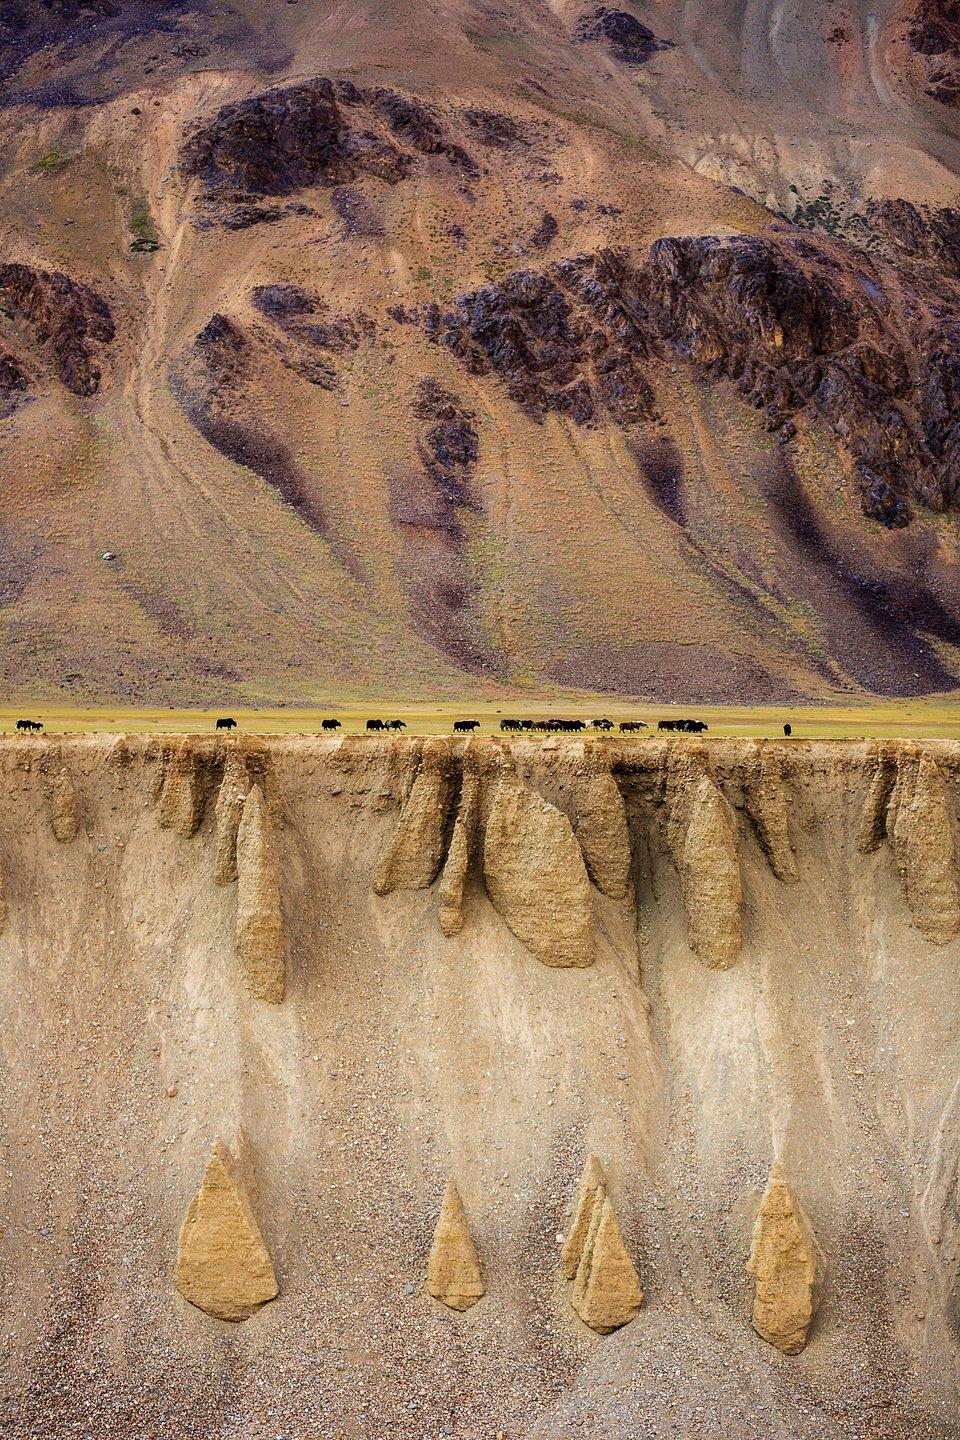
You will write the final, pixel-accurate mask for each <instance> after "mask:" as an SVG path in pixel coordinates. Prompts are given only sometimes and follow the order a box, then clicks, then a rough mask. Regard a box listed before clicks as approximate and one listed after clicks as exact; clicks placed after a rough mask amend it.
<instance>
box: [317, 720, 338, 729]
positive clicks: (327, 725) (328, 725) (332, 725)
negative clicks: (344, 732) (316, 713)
mask: <svg viewBox="0 0 960 1440" xmlns="http://www.w3.org/2000/svg"><path fill="white" fill-rule="evenodd" d="M320 723H321V725H322V727H323V729H324V730H339V729H340V721H339V720H322V721H321V722H320Z"/></svg>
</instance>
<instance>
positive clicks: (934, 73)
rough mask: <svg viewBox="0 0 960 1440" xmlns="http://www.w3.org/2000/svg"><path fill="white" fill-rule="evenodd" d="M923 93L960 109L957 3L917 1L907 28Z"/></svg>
mask: <svg viewBox="0 0 960 1440" xmlns="http://www.w3.org/2000/svg"><path fill="white" fill-rule="evenodd" d="M909 35H910V44H911V46H912V47H913V49H914V51H915V52H916V55H917V58H918V61H919V63H920V67H921V73H922V75H923V80H924V89H925V90H926V93H927V94H928V95H932V96H933V98H934V100H939V101H940V102H941V104H944V105H960V3H958V0H920V3H919V4H918V5H917V8H916V10H915V11H914V15H913V20H912V22H911V25H910V32H909Z"/></svg>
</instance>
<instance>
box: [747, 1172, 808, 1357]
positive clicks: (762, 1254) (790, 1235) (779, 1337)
mask: <svg viewBox="0 0 960 1440" xmlns="http://www.w3.org/2000/svg"><path fill="white" fill-rule="evenodd" d="M747 1271H748V1273H749V1274H750V1275H752V1276H753V1278H754V1280H755V1281H756V1291H755V1296H754V1302H753V1327H754V1329H755V1330H756V1332H757V1334H758V1335H760V1336H762V1337H763V1339H764V1340H766V1341H767V1343H768V1344H769V1345H775V1346H776V1347H777V1349H778V1350H782V1351H783V1352H784V1354H786V1355H797V1354H799V1352H800V1351H801V1350H802V1349H803V1347H804V1345H805V1344H806V1343H807V1333H808V1331H809V1329H810V1322H811V1320H812V1319H813V1313H814V1308H815V1294H814V1283H815V1280H816V1266H815V1263H814V1251H813V1241H812V1239H811V1236H810V1231H809V1228H808V1226H807V1223H806V1221H805V1219H804V1217H803V1215H802V1213H801V1210H800V1207H799V1205H798V1204H797V1202H796V1200H795V1199H794V1197H793V1194H792V1192H791V1190H790V1187H789V1186H788V1185H787V1181H786V1177H785V1175H784V1173H783V1169H782V1167H781V1166H780V1165H778V1164H775V1165H774V1166H773V1167H772V1168H771V1171H770V1177H769V1179H768V1181H767V1188H766V1190H765V1192H764V1196H763V1199H762V1201H761V1202H760V1210H759V1213H758V1214H757V1219H756V1224H755V1225H754V1230H753V1246H752V1248H751V1251H750V1259H749V1261H748V1262H747Z"/></svg>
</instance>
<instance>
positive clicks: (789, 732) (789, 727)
mask: <svg viewBox="0 0 960 1440" xmlns="http://www.w3.org/2000/svg"><path fill="white" fill-rule="evenodd" d="M783 733H784V735H786V737H787V739H788V740H789V738H790V736H791V735H792V734H793V726H792V725H791V724H790V722H789V720H788V721H787V723H786V725H784V727H783Z"/></svg>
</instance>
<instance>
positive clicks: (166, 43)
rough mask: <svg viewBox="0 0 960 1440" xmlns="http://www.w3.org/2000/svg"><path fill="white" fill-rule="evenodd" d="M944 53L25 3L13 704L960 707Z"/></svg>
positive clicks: (812, 19)
mask: <svg viewBox="0 0 960 1440" xmlns="http://www.w3.org/2000/svg"><path fill="white" fill-rule="evenodd" d="M953 8H955V7H953ZM941 11H942V12H943V13H942V14H941V13H940V12H941ZM948 12H949V13H948ZM955 29H956V25H955V17H953V16H952V7H950V6H949V5H941V6H939V7H937V6H935V5H930V4H925V5H923V6H909V5H905V4H902V3H901V4H898V5H883V4H875V3H871V5H870V6H867V5H866V4H865V3H864V4H863V5H856V4H852V5H851V4H846V5H842V6H841V5H833V4H816V3H811V4H805V5H803V6H798V7H794V11H793V12H792V13H791V14H790V15H788V14H787V13H786V12H785V9H784V7H783V6H782V5H774V4H772V3H762V4H757V5H751V6H749V7H743V6H735V5H732V4H730V5H727V4H716V3H711V4H709V5H707V4H703V3H699V0H689V3H680V0H677V3H669V4H668V3H664V4H661V5H653V4H646V5H639V6H637V7H635V9H634V10H631V11H629V12H627V11H617V10H616V9H615V8H613V7H610V6H595V5H594V6H591V5H586V4H580V3H567V0H564V3H554V4H552V5H546V4H542V3H533V0H515V3H511V4H509V5H504V6H500V7H493V8H491V7H489V6H482V5H479V4H476V5H475V4H473V3H465V4H458V5H452V4H449V5H448V4H440V5H432V6H428V7H423V6H419V7H410V6H406V5H404V4H393V5H389V6H379V5H378V6H368V7H366V8H361V9H360V10H349V9H348V10H338V9H336V8H331V7H330V6H328V5H326V4H322V3H319V0H299V3H290V4H281V5H271V6H267V5H264V4H262V3H258V0H239V3H237V4H234V5H230V6H226V5H224V4H221V3H218V0H205V3H196V4H194V3H186V0H184V3H176V0H171V3H167V4H163V5H146V4H142V3H121V0H116V3H114V0H110V3H107V0H103V3H96V4H93V3H90V4H84V3H80V0H77V3H69V4H67V3H52V0H17V3H13V4H10V5H7V6H4V7H3V9H2V13H0V237H2V244H0V307H2V308H0V416H2V418H0V466H2V472H0V527H2V528H0V678H2V683H3V687H4V690H5V693H6V694H7V695H8V697H15V696H24V697H28V696H29V697H33V698H47V699H53V698H55V697H59V698H67V699H69V698H71V697H73V698H75V699H77V700H78V701H80V700H87V701H89V700H100V701H111V702H114V703H121V702H127V703H128V704H137V703H155V704H159V703H167V702H170V701H174V700H176V701H178V702H180V703H194V704H217V703H228V702H229V703H232V704H239V703H242V702H244V701H246V702H248V703H254V704H257V703H266V702H269V701H273V702H279V703H283V702H286V703H294V702H298V703H301V704H302V703H305V702H307V701H310V700H314V699H316V698H318V697H327V696H334V695H338V694H340V695H342V694H345V693H349V694H355V695H371V694H375V693H376V694H387V695H389V696H391V697H396V698H403V697H405V698H408V699H417V698H423V697H427V696H430V697H433V696H436V697H440V698H442V697H455V696H463V695H476V696H478V697H479V696H487V697H492V696H495V695H501V694H507V693H517V692H518V691H519V692H523V691H524V690H526V689H529V688H530V687H537V688H538V689H539V690H541V691H545V692H546V691H554V690H559V689H563V688H569V689H574V690H578V691H601V692H616V693H622V694H628V695H643V696H647V697H649V698H664V699H681V700H685V699H689V700H695V699H702V700H714V701H722V700H744V701H747V700H756V699H758V698H765V699H770V700H785V701H790V700H793V699H795V698H800V697H808V698H819V697H823V696H825V695H827V694H837V693H842V694H846V695H848V696H851V697H854V698H855V697H864V696H870V695H872V694H887V695H909V694H927V693H935V692H943V691H949V690H952V689H953V688H954V687H955V685H956V683H957V677H958V673H960V672H958V667H960V650H958V640H960V629H958V625H960V613H958V601H957V595H958V593H960V586H958V578H960V570H958V553H957V531H956V520H955V516H956V505H957V493H958V476H960V449H958V446H960V438H958V431H957V414H958V395H960V381H958V377H957V374H956V368H955V366H956V361H955V355H956V350H957V340H958V335H960V329H958V320H960V290H958V285H960V243H958V234H960V231H958V223H960V222H958V216H957V213H956V212H955V211H954V210H952V209H950V208H949V207H950V205H951V203H952V200H953V198H954V196H955V192H956V177H957V174H958V172H960V149H958V142H957V124H958V121H957V112H956V109H955V108H954V107H953V106H952V105H951V104H948V103H946V98H949V97H948V96H947V91H948V90H949V84H948V83H947V81H946V80H943V78H942V77H941V81H940V82H938V83H939V85H940V91H941V92H942V93H940V94H939V95H935V94H934V93H932V90H931V85H933V81H932V80H931V74H932V71H931V65H933V63H934V59H935V58H936V57H940V58H939V59H936V64H937V65H939V66H940V68H941V69H943V67H944V66H945V65H947V63H948V61H949V60H950V55H951V53H952V52H951V51H950V46H951V45H952V44H954V32H955ZM931 46H933V47H934V48H933V49H931ZM936 46H941V47H942V48H941V49H940V50H937V49H936ZM938 73H939V72H938ZM933 88H934V89H936V85H933ZM106 557H109V558H106Z"/></svg>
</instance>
